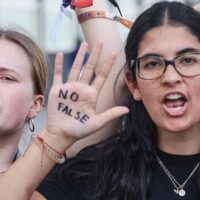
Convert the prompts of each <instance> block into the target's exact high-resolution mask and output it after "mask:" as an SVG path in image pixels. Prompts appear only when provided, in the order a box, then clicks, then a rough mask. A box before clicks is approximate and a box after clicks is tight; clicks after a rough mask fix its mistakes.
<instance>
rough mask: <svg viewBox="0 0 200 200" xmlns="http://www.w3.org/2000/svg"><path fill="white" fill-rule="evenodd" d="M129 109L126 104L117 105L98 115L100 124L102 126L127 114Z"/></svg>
mask: <svg viewBox="0 0 200 200" xmlns="http://www.w3.org/2000/svg"><path fill="white" fill-rule="evenodd" d="M128 112H129V109H128V108H127V107H125V106H116V107H113V108H110V109H109V110H107V111H105V112H103V113H100V114H99V115H98V121H99V125H100V126H101V127H102V126H104V125H106V124H107V123H109V122H110V121H112V120H114V119H116V118H118V117H120V116H122V115H124V114H127V113H128Z"/></svg>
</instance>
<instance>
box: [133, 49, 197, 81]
mask: <svg viewBox="0 0 200 200" xmlns="http://www.w3.org/2000/svg"><path fill="white" fill-rule="evenodd" d="M134 63H135V64H136V72H137V74H138V75H139V77H140V78H142V79H145V80H153V79H157V78H159V77H161V76H162V75H163V74H164V73H165V71H166V69H167V67H168V65H172V66H173V67H174V69H175V70H176V71H177V73H178V74H180V75H182V76H185V77H193V76H197V75H200V52H190V53H184V54H181V55H178V56H176V57H175V58H174V59H173V60H165V59H164V58H163V57H162V56H157V55H155V56H154V55H152V56H144V57H141V58H137V59H135V60H134Z"/></svg>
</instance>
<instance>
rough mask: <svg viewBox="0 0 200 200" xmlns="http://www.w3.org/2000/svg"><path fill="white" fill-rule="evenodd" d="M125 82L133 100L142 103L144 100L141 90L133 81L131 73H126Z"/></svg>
mask: <svg viewBox="0 0 200 200" xmlns="http://www.w3.org/2000/svg"><path fill="white" fill-rule="evenodd" d="M125 80H126V84H127V86H128V88H129V90H130V92H131V94H132V96H133V98H134V99H135V100H136V101H141V100H142V98H141V94H140V90H139V88H138V84H137V82H136V80H133V78H132V74H131V72H126V77H125Z"/></svg>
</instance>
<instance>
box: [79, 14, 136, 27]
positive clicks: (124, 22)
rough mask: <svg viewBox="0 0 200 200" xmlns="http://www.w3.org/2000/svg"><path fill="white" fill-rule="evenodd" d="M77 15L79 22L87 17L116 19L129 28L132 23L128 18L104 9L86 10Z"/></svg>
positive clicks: (87, 18)
mask: <svg viewBox="0 0 200 200" xmlns="http://www.w3.org/2000/svg"><path fill="white" fill-rule="evenodd" d="M77 17H78V21H79V23H80V24H81V23H82V22H84V21H87V20H89V19H94V18H105V19H110V20H113V21H117V22H119V23H121V24H122V25H124V26H125V27H126V28H128V29H130V28H131V27H132V25H133V22H131V21H130V20H128V19H125V18H123V17H119V16H116V15H114V14H110V13H108V12H106V11H88V12H85V13H82V14H79V15H78V16H77Z"/></svg>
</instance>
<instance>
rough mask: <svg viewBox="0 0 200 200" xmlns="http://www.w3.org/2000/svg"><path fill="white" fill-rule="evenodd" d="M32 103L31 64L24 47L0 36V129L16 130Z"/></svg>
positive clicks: (4, 130) (27, 113) (5, 131)
mask: <svg viewBox="0 0 200 200" xmlns="http://www.w3.org/2000/svg"><path fill="white" fill-rule="evenodd" d="M33 105H34V94H33V81H32V78H31V64H30V62H29V59H28V57H27V55H26V53H25V52H24V50H23V49H22V48H21V47H19V46H17V45H16V44H14V43H12V42H9V41H7V40H4V39H1V40H0V133H1V135H3V134H4V133H7V134H8V133H14V132H18V133H20V132H21V131H22V129H23V128H24V124H25V121H26V118H27V116H28V115H29V112H30V109H31V107H32V106H33Z"/></svg>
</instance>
